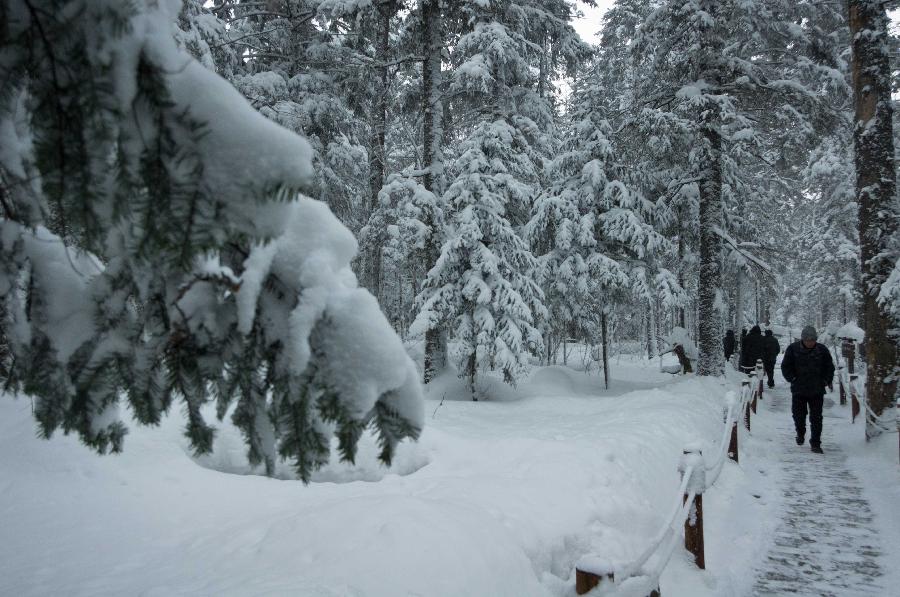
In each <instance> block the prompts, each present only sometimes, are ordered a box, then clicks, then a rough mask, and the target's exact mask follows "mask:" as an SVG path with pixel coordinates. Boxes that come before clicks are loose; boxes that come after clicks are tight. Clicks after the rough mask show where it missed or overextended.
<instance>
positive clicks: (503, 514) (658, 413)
mask: <svg viewBox="0 0 900 597" xmlns="http://www.w3.org/2000/svg"><path fill="white" fill-rule="evenodd" d="M738 379H739V377H738V375H737V374H736V373H730V374H729V379H728V380H727V381H722V380H710V379H703V380H701V379H695V378H692V377H687V378H682V377H673V376H670V375H667V374H663V373H660V372H659V364H658V362H652V363H648V362H647V361H646V360H641V359H634V360H632V359H628V358H624V359H622V360H621V361H618V362H617V361H614V362H613V383H612V387H611V388H610V389H609V390H604V389H602V381H601V378H599V377H598V376H597V375H596V374H594V375H585V374H583V373H580V372H576V371H572V370H570V369H568V368H565V367H561V366H558V367H544V368H538V369H536V370H535V372H534V373H533V375H532V376H531V378H530V379H529V380H528V382H527V383H524V384H522V385H521V386H520V387H519V388H518V389H517V390H510V389H507V388H506V387H505V386H503V385H502V384H499V383H494V382H493V381H492V380H487V381H486V382H485V384H484V385H483V386H482V388H481V391H482V397H483V398H488V399H487V400H483V401H480V402H477V403H475V402H472V401H470V400H468V399H466V396H465V395H464V394H463V392H462V391H461V389H460V388H461V386H460V384H459V383H458V381H457V380H456V379H455V378H452V377H444V378H441V379H439V380H437V381H436V382H435V383H433V384H432V387H430V388H429V390H428V402H427V404H426V412H427V427H426V429H425V431H424V433H423V435H422V438H421V440H420V442H418V443H417V444H404V445H403V446H402V449H401V450H400V452H399V453H398V455H397V458H396V460H395V462H394V464H393V465H392V467H390V468H389V469H384V468H381V467H380V466H378V464H377V463H376V461H375V455H376V454H377V446H376V444H375V442H374V440H373V439H372V438H367V440H366V442H364V444H363V445H362V446H361V451H360V454H359V458H358V460H357V463H356V464H355V465H352V466H351V465H345V464H341V463H338V462H336V461H335V462H332V463H330V464H329V465H328V466H326V467H325V468H324V469H323V470H322V471H321V472H320V473H319V474H318V475H317V477H316V479H315V480H314V482H313V483H311V484H310V485H309V486H307V487H304V486H303V485H302V484H300V483H299V482H297V481H294V480H292V479H291V477H292V475H291V472H290V469H289V467H284V468H282V469H280V471H279V476H280V477H282V478H281V479H268V478H265V477H261V476H258V475H252V474H246V473H248V472H250V471H249V469H248V467H247V464H246V461H245V460H244V457H243V455H242V443H241V441H240V438H239V436H238V435H237V431H236V430H234V429H233V428H232V427H231V426H230V425H228V424H225V423H222V424H219V427H220V431H219V434H218V436H217V440H216V453H215V455H214V456H210V457H205V458H201V459H194V458H192V457H191V456H190V455H189V453H188V451H187V449H186V442H185V440H184V438H183V437H182V430H181V424H182V416H181V415H180V414H179V413H177V412H176V413H173V414H172V416H170V417H168V418H167V419H166V420H165V421H163V423H162V425H161V427H160V428H159V429H141V428H137V427H134V426H132V429H131V433H130V434H129V436H128V438H127V439H126V448H125V453H124V454H122V455H118V456H109V457H102V458H101V457H97V456H95V455H94V454H92V453H91V452H90V451H88V450H87V449H85V448H83V447H81V446H80V445H78V443H77V441H76V440H74V439H73V438H68V437H55V438H54V439H53V440H52V441H49V442H46V441H42V440H38V439H36V438H35V437H34V435H35V434H34V425H33V423H32V422H31V420H30V408H31V406H30V402H29V401H28V400H27V399H18V400H11V399H9V397H7V396H0V455H2V458H0V529H2V532H0V595H4V596H5V595H16V596H23V597H24V596H29V595H62V594H65V595H73V596H75V595H126V594H127V595H149V596H154V595H166V596H169V595H288V594H290V595H303V596H316V597H334V596H348V597H349V596H355V597H360V596H366V597H382V596H384V597H388V596H390V597H394V596H412V595H421V596H428V597H432V596H445V595H446V596H455V597H458V596H485V597H488V596H503V595H509V596H511V597H512V596H515V597H528V596H551V597H552V596H557V597H563V596H565V597H569V596H571V595H574V590H573V585H574V579H573V572H574V570H573V568H574V564H575V562H576V561H577V560H578V559H579V558H580V557H581V556H582V555H584V554H586V553H595V554H598V555H600V556H602V557H604V558H605V559H607V560H608V561H613V562H624V561H627V560H628V559H629V558H633V557H634V556H635V555H637V554H638V553H640V552H641V551H643V549H644V548H645V546H646V545H647V542H648V541H649V539H650V537H652V536H653V535H654V534H655V533H656V531H657V530H658V529H659V526H660V525H661V524H662V523H663V522H664V521H663V517H664V516H665V514H666V513H667V511H668V509H669V508H670V506H671V501H672V498H673V493H674V492H675V491H676V489H677V487H678V480H679V477H678V472H677V463H678V460H679V457H680V454H681V449H682V447H683V446H684V445H685V444H686V443H688V442H692V441H698V440H699V441H700V442H701V443H702V444H703V445H704V447H705V448H706V450H705V452H707V453H713V452H714V448H715V447H716V443H717V442H718V440H719V435H720V432H721V425H722V418H721V417H722V408H723V399H724V394H725V392H726V391H727V390H729V389H733V388H734V387H735V386H736V384H737V380H738ZM779 392H780V394H779V395H780V396H781V402H780V403H779V401H778V400H773V399H771V398H770V396H771V394H770V393H767V395H766V398H765V399H764V400H763V403H762V405H761V408H760V414H759V415H758V416H757V417H756V418H755V419H754V425H753V433H752V434H751V435H749V436H748V435H747V434H746V432H744V431H743V429H742V430H741V462H740V464H739V465H734V464H732V463H728V465H727V466H726V467H725V469H724V471H723V473H722V475H721V476H720V478H719V480H718V482H717V484H716V485H715V486H714V487H713V488H712V489H711V490H710V491H709V492H708V493H707V495H706V496H705V498H704V510H705V525H706V548H707V570H706V571H698V570H697V569H696V568H695V567H694V566H693V564H692V563H691V561H690V557H689V556H688V555H687V554H686V552H683V551H678V552H676V555H675V557H674V558H673V560H672V561H671V562H670V564H669V566H668V567H667V569H666V571H665V573H664V575H663V578H662V581H661V585H662V589H663V593H664V594H665V595H667V597H669V596H674V597H688V596H691V597H703V596H712V595H716V596H731V595H733V596H736V597H737V596H740V597H743V596H745V595H752V594H775V593H771V592H769V593H765V592H764V591H763V590H762V589H763V588H764V587H765V585H764V584H762V583H764V582H765V580H764V579H765V578H767V574H768V573H769V572H770V570H772V569H773V567H772V565H771V563H772V562H773V560H772V559H771V556H772V554H777V553H778V550H779V549H782V548H783V546H781V545H779V537H784V536H786V535H790V533H789V532H787V531H786V529H788V528H789V525H790V521H791V517H792V516H793V514H792V512H793V511H794V510H795V504H794V503H793V502H792V501H791V500H792V498H791V495H790V491H791V489H792V488H793V489H796V486H797V484H798V481H797V479H798V477H797V474H796V473H797V471H800V470H802V471H805V472H804V475H805V478H806V481H804V483H805V485H804V487H805V489H804V490H803V491H805V495H806V496H807V498H808V499H811V500H813V501H815V498H816V493H817V492H822V493H823V500H825V502H824V503H826V504H834V505H835V506H834V508H821V510H822V512H821V515H822V516H826V515H828V513H829V512H831V511H834V512H843V511H845V510H847V509H848V507H850V506H852V505H853V504H856V503H862V502H866V503H868V504H869V505H870V511H871V521H869V520H868V519H866V520H863V521H862V522H864V526H865V528H866V529H868V530H871V532H872V534H873V535H875V534H877V533H876V531H877V530H878V529H881V531H882V532H881V533H880V535H881V536H880V538H879V537H874V536H873V537H872V538H871V540H870V538H869V537H866V538H865V539H863V538H862V535H861V533H858V532H855V531H854V532H853V533H851V536H852V537H856V538H858V539H859V545H860V546H863V545H866V546H869V545H871V546H872V550H871V552H872V554H871V555H870V556H865V554H863V556H865V557H868V558H869V559H871V560H872V562H874V564H873V565H875V566H877V567H878V568H879V569H880V570H881V571H882V572H883V573H884V576H881V577H879V579H877V581H876V582H874V583H873V584H872V590H876V589H875V587H892V586H897V583H898V582H900V579H898V578H897V577H896V574H897V572H896V571H894V570H891V567H890V566H888V565H886V562H889V561H894V562H896V561H900V547H898V545H897V543H898V539H897V538H898V537H900V528H898V527H900V520H898V519H897V517H896V515H895V513H894V511H893V510H892V508H895V504H896V503H897V500H898V498H900V492H898V483H897V472H898V471H897V469H898V467H897V464H896V440H897V438H896V435H890V436H888V437H886V438H884V441H879V443H878V444H877V445H875V446H871V445H865V443H864V441H863V440H862V429H861V424H860V423H859V422H857V424H856V425H853V426H851V425H850V423H849V413H848V408H847V407H840V406H833V407H831V408H830V409H826V417H827V418H826V422H825V434H824V441H823V446H824V448H825V450H826V455H825V459H821V457H817V456H816V455H814V454H812V453H810V452H809V448H808V446H805V447H804V448H802V449H801V448H798V447H797V446H796V445H794V443H793V434H792V432H791V431H790V414H789V411H786V410H785V407H784V400H785V398H784V396H785V395H786V394H785V392H786V388H784V387H780V388H779ZM442 400H443V404H441V401H442ZM779 404H780V406H779ZM845 415H846V416H845ZM834 417H841V418H834ZM891 448H893V450H892V449H891ZM815 458H819V460H818V461H816V460H815ZM807 461H809V468H806V467H805V465H806V463H807ZM846 471H853V473H854V474H855V475H856V477H855V478H856V479H858V480H859V482H860V483H862V484H865V485H866V490H865V491H864V492H862V493H857V492H853V491H851V496H850V497H852V498H853V499H858V500H861V502H847V501H846V500H843V499H840V496H841V495H842V494H839V493H838V494H834V495H835V497H833V498H831V497H828V498H826V497H824V494H828V495H831V492H834V491H835V490H837V489H840V490H841V491H843V489H841V488H845V489H847V488H852V487H853V486H854V485H855V480H854V478H853V477H851V476H850V475H849V473H846ZM885 471H888V474H885ZM230 473H238V474H230ZM836 478H837V479H838V480H839V482H837V483H836V482H835V481H834V480H835V479H836ZM848 490H849V489H848ZM812 507H813V508H816V506H812ZM850 509H851V510H853V514H854V515H855V516H857V517H862V516H868V514H865V513H864V512H861V511H860V510H859V509H856V508H850ZM816 520H818V519H816ZM821 520H822V521H823V522H822V523H821V524H822V525H826V526H828V525H834V524H836V523H834V522H833V520H829V519H826V518H822V519H821ZM816 526H821V525H816ZM820 531H821V535H818V536H821V537H827V536H831V537H840V536H841V532H840V531H839V530H835V529H834V528H822V529H820ZM829 533H830V535H829ZM888 538H891V540H890V541H888ZM827 544H828V541H827V540H823V541H821V542H819V543H818V544H816V545H818V547H817V550H816V551H815V552H814V554H813V552H810V553H811V554H812V555H811V556H810V557H813V556H815V557H818V558H826V559H827V558H832V556H833V555H834V554H835V553H836V552H835V551H834V550H832V549H831V548H828V547H826V546H827ZM848 545H849V544H848ZM854 545H855V544H854ZM775 557H776V558H777V557H778V556H777V555H776V556H775ZM860 557H862V556H860ZM892 558H893V559H892ZM860 561H861V560H860ZM788 564H790V562H788ZM788 568H790V570H791V571H792V572H793V574H795V575H800V574H801V573H802V572H803V569H802V568H798V567H790V566H788ZM870 569H871V568H870ZM856 573H857V572H854V574H856ZM891 575H894V576H893V577H892V576H891ZM825 578H826V580H827V578H828V577H825ZM845 578H847V579H849V578H850V575H848V576H846V577H845ZM786 590H787V589H786ZM830 590H832V592H833V593H834V594H835V595H848V596H849V595H864V594H871V593H866V590H867V587H865V586H862V585H858V586H852V587H849V588H847V589H846V590H845V589H841V588H840V587H835V588H832V589H830ZM810 594H813V593H810ZM815 594H819V593H815ZM875 594H878V593H875Z"/></svg>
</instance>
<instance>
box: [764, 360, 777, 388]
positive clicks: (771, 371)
mask: <svg viewBox="0 0 900 597" xmlns="http://www.w3.org/2000/svg"><path fill="white" fill-rule="evenodd" d="M763 368H764V369H765V370H766V375H767V376H768V377H769V386H773V385H775V361H772V362H771V363H763Z"/></svg>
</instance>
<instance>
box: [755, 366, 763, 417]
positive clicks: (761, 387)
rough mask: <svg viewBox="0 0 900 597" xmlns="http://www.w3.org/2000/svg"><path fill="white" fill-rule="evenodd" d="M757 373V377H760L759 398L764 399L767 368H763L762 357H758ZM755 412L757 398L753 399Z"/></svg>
mask: <svg viewBox="0 0 900 597" xmlns="http://www.w3.org/2000/svg"><path fill="white" fill-rule="evenodd" d="M756 375H757V377H759V392H758V393H757V395H758V396H759V399H760V400H762V395H763V378H764V377H765V376H766V375H765V369H764V368H763V362H762V359H756ZM753 412H754V413H756V401H755V400H754V401H753Z"/></svg>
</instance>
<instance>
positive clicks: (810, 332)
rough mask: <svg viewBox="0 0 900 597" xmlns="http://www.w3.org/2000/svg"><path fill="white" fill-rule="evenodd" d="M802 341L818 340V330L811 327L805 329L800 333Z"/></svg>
mask: <svg viewBox="0 0 900 597" xmlns="http://www.w3.org/2000/svg"><path fill="white" fill-rule="evenodd" d="M800 339H801V340H818V339H819V334H817V333H816V328H814V327H813V326H811V325H808V326H806V327H805V328H803V331H802V332H800Z"/></svg>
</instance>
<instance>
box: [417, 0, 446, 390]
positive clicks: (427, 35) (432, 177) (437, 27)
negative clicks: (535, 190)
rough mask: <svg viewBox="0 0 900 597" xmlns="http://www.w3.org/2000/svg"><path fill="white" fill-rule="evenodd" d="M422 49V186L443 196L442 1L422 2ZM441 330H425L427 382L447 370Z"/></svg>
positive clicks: (431, 260)
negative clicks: (423, 115) (423, 55)
mask: <svg viewBox="0 0 900 597" xmlns="http://www.w3.org/2000/svg"><path fill="white" fill-rule="evenodd" d="M421 7H422V46H423V48H424V50H425V60H423V61H422V109H423V112H424V114H425V118H424V122H423V125H422V138H423V145H424V148H423V149H424V151H423V155H424V164H423V165H424V167H425V175H424V176H423V177H422V184H423V186H424V187H425V188H426V189H427V190H429V191H431V192H432V193H434V195H435V196H436V197H437V196H440V194H441V191H442V179H443V156H442V154H441V149H440V147H441V140H442V136H443V133H442V131H441V122H442V118H441V117H442V116H443V111H444V110H443V105H442V104H441V48H442V43H441V40H442V21H441V1H440V0H423V1H422V5H421ZM427 224H430V225H431V229H432V235H431V238H429V242H428V246H427V248H426V256H425V258H426V260H427V265H426V266H425V267H426V271H427V270H428V269H430V268H431V267H432V266H433V265H434V264H435V263H436V262H437V260H438V257H440V254H441V245H440V236H439V231H438V229H437V228H438V225H439V222H427ZM443 336H444V335H443V334H442V330H441V329H440V328H439V327H437V325H435V327H429V328H428V329H427V330H426V331H425V362H424V366H423V372H422V377H423V381H424V382H425V383H428V382H429V381H431V380H432V379H434V377H435V375H437V374H438V373H439V372H440V371H441V370H442V369H443V368H444V367H445V361H446V350H445V348H444V341H443Z"/></svg>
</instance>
